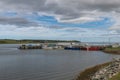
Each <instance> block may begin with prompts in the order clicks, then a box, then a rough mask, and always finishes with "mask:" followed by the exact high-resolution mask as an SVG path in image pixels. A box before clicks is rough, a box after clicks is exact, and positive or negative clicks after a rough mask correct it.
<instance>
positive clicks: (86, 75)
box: [74, 62, 111, 80]
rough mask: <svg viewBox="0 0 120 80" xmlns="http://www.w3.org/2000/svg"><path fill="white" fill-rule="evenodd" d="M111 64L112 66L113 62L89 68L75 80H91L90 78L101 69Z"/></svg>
mask: <svg viewBox="0 0 120 80" xmlns="http://www.w3.org/2000/svg"><path fill="white" fill-rule="evenodd" d="M109 64H111V62H106V63H103V64H98V65H96V66H93V67H90V68H87V69H85V70H83V71H82V72H80V73H79V75H78V76H77V78H76V79H74V80H90V77H91V76H92V75H94V74H95V73H96V72H97V71H98V70H99V69H101V68H103V67H105V66H108V65H109Z"/></svg>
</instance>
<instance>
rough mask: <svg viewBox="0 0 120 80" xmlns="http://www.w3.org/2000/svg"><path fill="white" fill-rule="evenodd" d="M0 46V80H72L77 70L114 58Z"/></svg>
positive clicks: (74, 52)
mask: <svg viewBox="0 0 120 80" xmlns="http://www.w3.org/2000/svg"><path fill="white" fill-rule="evenodd" d="M18 46H19V45H16V44H15V45H12V44H3V45H0V80H72V79H73V78H74V77H76V76H77V75H78V74H79V72H80V71H82V70H84V69H86V68H88V67H91V66H94V65H97V64H100V63H104V62H108V61H110V60H111V59H112V58H113V57H116V56H118V55H112V54H105V53H103V52H97V51H93V52H89V51H88V52H87V51H67V50H19V49H17V47H18Z"/></svg>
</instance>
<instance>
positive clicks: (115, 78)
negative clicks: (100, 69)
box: [109, 73, 120, 80]
mask: <svg viewBox="0 0 120 80" xmlns="http://www.w3.org/2000/svg"><path fill="white" fill-rule="evenodd" d="M109 80H120V73H119V74H117V75H115V76H113V77H112V78H111V79H109Z"/></svg>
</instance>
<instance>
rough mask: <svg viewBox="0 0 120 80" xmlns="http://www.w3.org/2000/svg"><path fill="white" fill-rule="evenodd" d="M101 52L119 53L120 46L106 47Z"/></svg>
mask: <svg viewBox="0 0 120 80" xmlns="http://www.w3.org/2000/svg"><path fill="white" fill-rule="evenodd" d="M103 52H105V53H111V54H120V47H117V48H111V47H108V48H105V49H104V50H103Z"/></svg>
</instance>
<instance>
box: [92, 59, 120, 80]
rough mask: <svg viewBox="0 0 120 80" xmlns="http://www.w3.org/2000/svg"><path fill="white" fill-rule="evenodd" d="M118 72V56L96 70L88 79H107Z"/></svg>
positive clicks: (119, 67) (119, 61)
mask: <svg viewBox="0 0 120 80" xmlns="http://www.w3.org/2000/svg"><path fill="white" fill-rule="evenodd" d="M119 72H120V58H115V59H113V61H112V63H111V64H109V65H108V66H106V67H104V68H102V69H100V70H98V71H97V72H96V73H95V74H94V75H93V76H91V79H90V80H108V79H110V78H112V77H113V76H115V75H117V74H118V73H119Z"/></svg>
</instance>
